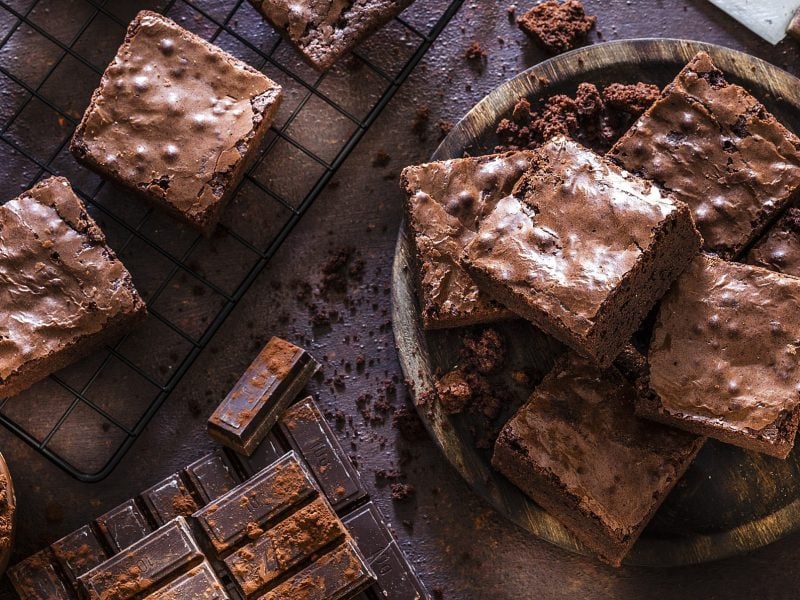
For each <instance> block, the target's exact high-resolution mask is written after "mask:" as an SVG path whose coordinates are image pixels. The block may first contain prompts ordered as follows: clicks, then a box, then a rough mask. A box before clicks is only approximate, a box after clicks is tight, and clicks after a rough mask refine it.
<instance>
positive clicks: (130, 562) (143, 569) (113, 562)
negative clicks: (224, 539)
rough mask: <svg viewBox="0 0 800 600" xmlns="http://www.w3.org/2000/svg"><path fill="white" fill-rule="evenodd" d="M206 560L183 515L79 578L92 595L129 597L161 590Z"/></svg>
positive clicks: (89, 594)
mask: <svg viewBox="0 0 800 600" xmlns="http://www.w3.org/2000/svg"><path fill="white" fill-rule="evenodd" d="M203 560H204V557H203V554H202V552H200V548H199V547H198V545H197V542H196V541H195V540H194V537H193V536H192V532H191V531H190V530H189V526H188V524H187V523H186V521H185V519H184V518H183V517H177V518H176V519H175V520H173V521H170V522H169V523H168V524H167V525H164V526H163V527H161V528H160V529H157V530H156V531H154V532H153V533H151V534H150V535H148V536H147V537H144V538H142V539H141V540H139V541H138V542H136V543H135V544H133V545H132V546H131V547H130V548H128V550H127V551H126V552H121V553H120V554H117V555H116V556H115V557H113V558H111V559H109V560H107V561H106V562H105V563H103V564H101V565H99V566H97V567H95V568H94V569H92V570H91V571H89V572H88V573H85V574H84V575H81V577H80V578H79V579H78V581H80V583H81V586H82V588H83V591H84V593H85V594H86V595H87V596H88V597H89V598H97V599H108V598H113V599H114V600H127V599H128V598H135V597H139V596H141V595H142V594H145V593H147V592H150V591H155V590H157V589H158V588H159V587H161V586H160V584H161V583H163V582H165V581H171V580H172V579H174V576H175V575H176V574H178V573H182V572H184V571H186V570H188V569H189V568H191V567H194V566H195V565H197V564H199V563H201V562H202V561H203Z"/></svg>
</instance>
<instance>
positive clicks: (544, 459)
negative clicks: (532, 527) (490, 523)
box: [492, 352, 705, 566]
mask: <svg viewBox="0 0 800 600" xmlns="http://www.w3.org/2000/svg"><path fill="white" fill-rule="evenodd" d="M635 398H636V388H635V386H634V385H633V384H632V383H631V382H630V381H628V380H627V379H626V378H625V377H623V375H622V374H621V373H620V372H619V371H618V370H617V369H616V368H615V367H610V368H608V369H600V368H598V367H597V366H596V365H594V364H592V363H591V362H590V361H587V360H586V359H584V358H581V357H579V356H577V355H576V354H574V353H571V352H570V353H568V354H566V355H565V356H563V357H562V358H561V359H559V361H557V363H556V365H555V366H554V367H553V370H552V371H551V372H550V373H549V374H548V375H547V376H546V377H545V378H544V380H543V381H542V383H541V384H540V385H539V386H538V387H537V388H536V389H535V390H534V392H533V394H532V395H531V397H530V399H529V400H528V402H527V403H526V404H525V405H524V406H523V407H522V408H520V410H519V411H518V412H517V414H516V415H514V417H512V418H511V420H510V421H509V422H508V423H507V424H506V425H505V427H504V428H503V430H502V431H501V433H500V437H499V438H498V439H497V442H496V444H495V448H494V455H493V457H492V464H493V465H494V467H495V468H496V469H497V470H498V471H500V472H501V473H503V474H504V475H505V476H506V477H507V478H508V479H510V480H511V481H512V482H513V483H514V484H516V485H517V486H518V487H519V488H520V489H521V490H522V491H523V492H525V493H526V494H527V495H528V496H530V497H531V498H532V499H533V500H534V501H535V502H537V503H538V504H539V505H541V506H542V507H543V508H544V509H545V510H547V512H549V513H550V514H551V515H552V516H553V517H555V518H556V519H558V520H559V521H561V522H562V523H563V524H564V525H565V526H566V527H567V528H568V529H569V530H570V531H572V532H573V533H574V534H575V536H576V537H577V538H578V539H579V540H580V541H581V542H583V543H584V544H585V545H586V546H587V547H588V548H590V549H591V550H592V551H594V552H595V553H597V555H598V556H599V557H600V558H601V559H602V560H603V561H605V562H607V563H609V564H611V565H614V566H619V564H620V563H621V561H622V559H623V558H624V556H625V555H626V554H627V552H628V551H629V550H630V548H631V546H633V544H634V542H635V541H636V540H637V538H638V537H639V535H640V534H641V533H642V531H643V530H644V528H645V526H646V525H647V523H648V522H649V521H650V519H651V517H652V516H653V514H654V513H655V511H656V509H657V508H658V507H659V506H660V505H661V503H662V501H663V500H664V498H665V497H666V496H667V494H668V493H669V492H670V490H671V489H672V487H673V486H674V485H675V483H676V482H677V481H678V479H680V478H681V476H682V475H683V473H684V472H685V471H686V468H687V467H688V466H689V464H690V463H691V462H692V460H693V459H694V457H695V455H696V454H697V452H698V451H699V450H700V448H701V447H702V445H703V442H704V440H705V438H702V437H697V436H694V435H691V434H688V433H685V432H683V431H679V430H677V429H672V428H670V427H665V426H663V425H660V424H658V423H653V422H648V421H647V420H645V419H640V418H638V417H637V416H636V415H635V414H634V400H635Z"/></svg>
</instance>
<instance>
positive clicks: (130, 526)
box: [97, 499, 152, 552]
mask: <svg viewBox="0 0 800 600" xmlns="http://www.w3.org/2000/svg"><path fill="white" fill-rule="evenodd" d="M97 528H98V529H99V530H100V533H101V534H102V535H103V538H104V539H105V540H106V543H107V544H108V545H109V546H110V547H111V549H112V550H114V552H122V551H123V550H125V548H127V547H128V546H130V545H131V544H133V543H134V542H138V541H139V540H140V539H142V538H143V537H144V536H146V535H147V534H149V533H150V532H151V531H152V529H151V527H150V525H149V524H148V523H147V518H146V517H145V516H144V514H143V513H142V511H141V510H139V507H138V506H137V505H136V502H135V501H134V500H133V499H131V500H127V501H126V502H123V503H122V504H120V505H119V506H117V507H116V508H112V509H111V510H110V511H108V512H107V513H106V514H104V515H103V516H101V517H98V518H97Z"/></svg>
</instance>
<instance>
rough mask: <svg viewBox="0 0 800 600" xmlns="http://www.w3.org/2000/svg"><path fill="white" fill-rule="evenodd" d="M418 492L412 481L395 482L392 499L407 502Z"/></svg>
mask: <svg viewBox="0 0 800 600" xmlns="http://www.w3.org/2000/svg"><path fill="white" fill-rule="evenodd" d="M416 493H417V489H416V488H415V487H414V486H413V485H411V484H410V483H393V484H392V500H394V501H396V502H405V501H406V500H408V499H410V498H411V497H412V496H414V494H416Z"/></svg>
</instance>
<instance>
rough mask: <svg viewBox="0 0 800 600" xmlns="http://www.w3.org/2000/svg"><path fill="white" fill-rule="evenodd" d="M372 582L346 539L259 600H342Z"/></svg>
mask: <svg viewBox="0 0 800 600" xmlns="http://www.w3.org/2000/svg"><path fill="white" fill-rule="evenodd" d="M373 579H374V576H373V574H372V572H371V570H370V568H369V566H368V565H367V564H366V563H365V561H364V558H363V557H362V556H361V553H360V552H359V551H358V549H357V548H356V547H355V545H354V544H353V542H352V541H350V540H347V541H346V542H345V543H344V544H342V545H341V546H339V547H338V548H336V549H335V550H332V551H331V552H329V553H328V554H325V555H324V556H321V557H320V558H319V559H318V560H316V561H315V562H313V563H312V564H311V565H309V566H308V567H306V568H305V569H303V570H302V571H300V572H299V573H298V574H297V575H294V576H293V577H291V578H290V579H287V580H286V581H284V582H283V583H282V584H280V585H279V586H277V587H275V588H273V589H272V590H270V591H269V592H267V593H266V594H264V595H263V596H261V597H260V598H259V600H343V599H344V598H350V597H351V596H353V595H355V594H357V593H358V592H360V591H362V590H364V589H366V588H367V587H368V586H369V584H370V583H371V582H372V580H373Z"/></svg>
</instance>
